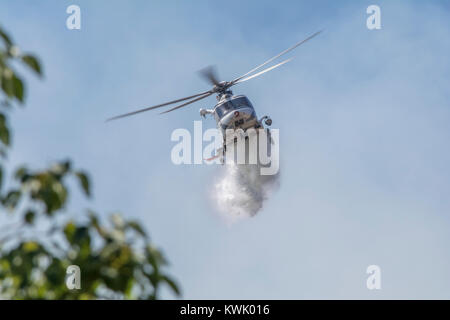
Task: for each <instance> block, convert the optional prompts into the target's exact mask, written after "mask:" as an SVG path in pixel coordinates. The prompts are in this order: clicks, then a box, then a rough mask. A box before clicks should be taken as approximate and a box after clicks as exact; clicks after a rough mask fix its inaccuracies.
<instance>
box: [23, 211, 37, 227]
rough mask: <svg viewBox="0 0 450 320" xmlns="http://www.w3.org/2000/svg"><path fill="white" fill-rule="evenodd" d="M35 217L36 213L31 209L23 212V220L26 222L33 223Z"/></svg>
mask: <svg viewBox="0 0 450 320" xmlns="http://www.w3.org/2000/svg"><path fill="white" fill-rule="evenodd" d="M35 217H36V213H35V212H34V211H32V210H28V211H27V213H25V216H24V220H25V222H26V223H27V224H33V223H34V218H35Z"/></svg>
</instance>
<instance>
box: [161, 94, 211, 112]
mask: <svg viewBox="0 0 450 320" xmlns="http://www.w3.org/2000/svg"><path fill="white" fill-rule="evenodd" d="M212 94H214V92H210V93H207V94H205V95H204V96H201V97H198V98H197V99H194V100H191V101H188V102H186V103H183V104H180V105H179V106H176V107H173V108H172V109H169V110H167V111H164V112H161V113H160V114H163V113H167V112H171V111H174V110H177V109H180V108H182V107H184V106H187V105H188V104H191V103H193V102H196V101H198V100H202V99H204V98H206V97H209V96H210V95H212Z"/></svg>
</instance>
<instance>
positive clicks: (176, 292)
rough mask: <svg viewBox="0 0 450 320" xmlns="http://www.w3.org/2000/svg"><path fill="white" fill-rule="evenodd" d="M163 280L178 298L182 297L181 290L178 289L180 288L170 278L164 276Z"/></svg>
mask: <svg viewBox="0 0 450 320" xmlns="http://www.w3.org/2000/svg"><path fill="white" fill-rule="evenodd" d="M162 280H163V281H165V282H166V283H167V284H168V285H169V287H170V288H171V289H172V290H173V291H174V292H175V294H176V295H177V296H179V295H181V292H180V289H178V286H177V284H176V283H175V281H173V280H172V279H170V278H169V277H168V276H162Z"/></svg>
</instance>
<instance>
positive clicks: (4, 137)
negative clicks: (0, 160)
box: [0, 114, 10, 146]
mask: <svg viewBox="0 0 450 320" xmlns="http://www.w3.org/2000/svg"><path fill="white" fill-rule="evenodd" d="M0 141H1V142H2V143H3V144H4V145H5V146H9V143H10V136H9V129H8V126H7V125H6V118H5V115H4V114H0Z"/></svg>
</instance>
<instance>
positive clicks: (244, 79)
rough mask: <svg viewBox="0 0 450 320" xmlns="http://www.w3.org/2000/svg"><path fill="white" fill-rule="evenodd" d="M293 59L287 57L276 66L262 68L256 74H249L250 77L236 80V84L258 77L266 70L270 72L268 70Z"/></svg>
mask: <svg viewBox="0 0 450 320" xmlns="http://www.w3.org/2000/svg"><path fill="white" fill-rule="evenodd" d="M291 60H292V58H289V59H286V60H284V61H283V62H280V63H278V64H276V65H274V66H272V67H270V68H267V69H264V70H262V71H260V72H258V73H255V74H253V75H251V76H248V77H246V78H243V79H241V80H238V81H236V82H235V83H234V84H237V83H240V82H244V81H247V80H250V79H253V78H256V77H258V76H260V75H262V74H263V73H266V72H268V71H270V70H273V69H275V68H278V67H279V66H282V65H283V64H285V63H287V62H289V61H291Z"/></svg>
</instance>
